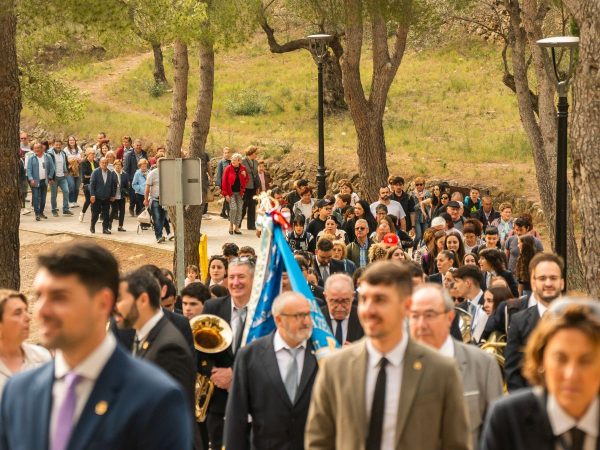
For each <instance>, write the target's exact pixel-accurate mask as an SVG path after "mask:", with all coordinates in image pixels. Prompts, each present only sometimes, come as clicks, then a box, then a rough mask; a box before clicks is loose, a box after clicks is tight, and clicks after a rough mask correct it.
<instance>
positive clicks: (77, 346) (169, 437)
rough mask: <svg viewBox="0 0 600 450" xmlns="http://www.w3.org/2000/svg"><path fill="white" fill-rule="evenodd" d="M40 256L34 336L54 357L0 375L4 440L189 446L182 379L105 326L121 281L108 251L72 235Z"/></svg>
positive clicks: (11, 443)
mask: <svg viewBox="0 0 600 450" xmlns="http://www.w3.org/2000/svg"><path fill="white" fill-rule="evenodd" d="M38 263H39V267H40V268H39V270H38V272H37V275H36V277H35V282H34V290H35V292H36V296H37V298H38V300H37V305H36V307H37V308H38V314H39V321H40V335H39V336H40V339H41V340H42V343H43V344H44V345H45V346H46V347H48V348H51V349H55V350H56V357H55V359H54V360H53V361H51V362H48V363H47V364H45V365H43V366H41V367H39V368H36V369H34V370H31V371H26V372H23V373H20V374H17V375H15V376H14V377H13V378H11V379H10V380H9V381H8V383H7V384H6V387H5V388H4V391H3V396H2V404H1V406H0V448H1V449H28V450H46V449H48V448H50V449H52V450H65V449H73V450H74V449H83V448H85V449H92V448H96V449H111V450H132V449H139V450H141V449H156V450H162V449H165V448H173V449H175V448H176V449H186V450H189V449H191V448H192V422H191V420H189V418H188V417H182V415H181V410H182V409H183V408H186V407H187V399H186V398H185V396H184V393H183V391H182V390H181V388H180V387H179V386H178V385H177V383H175V382H174V381H173V380H171V378H170V377H169V376H167V375H166V374H165V373H164V372H163V371H162V370H160V369H158V368H156V367H155V366H153V365H151V364H147V363H145V362H143V361H138V360H135V359H133V358H131V357H130V356H128V355H127V354H126V353H125V352H124V351H123V350H121V349H120V348H119V347H118V346H117V344H116V341H115V339H114V337H113V335H112V334H110V333H108V334H107V333H106V323H107V321H108V318H109V316H110V314H111V312H112V310H113V307H114V303H115V298H116V297H117V294H118V288H119V267H118V263H117V261H116V260H115V258H114V257H113V256H112V254H111V253H110V252H108V251H107V250H105V249H104V248H102V247H100V246H98V245H95V244H90V243H87V242H76V243H70V244H66V245H61V246H58V247H56V248H55V249H53V250H51V251H50V252H48V253H45V254H42V255H40V256H39V257H38Z"/></svg>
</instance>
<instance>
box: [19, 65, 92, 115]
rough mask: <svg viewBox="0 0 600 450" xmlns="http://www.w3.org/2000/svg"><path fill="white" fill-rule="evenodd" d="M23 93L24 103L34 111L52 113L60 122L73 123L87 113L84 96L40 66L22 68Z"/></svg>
mask: <svg viewBox="0 0 600 450" xmlns="http://www.w3.org/2000/svg"><path fill="white" fill-rule="evenodd" d="M20 69H21V74H22V75H21V92H22V94H23V100H24V103H25V104H26V105H28V106H30V107H31V108H32V109H34V110H39V109H44V110H46V111H49V112H51V115H52V117H53V118H54V120H55V121H58V122H71V121H75V120H79V119H81V118H82V117H83V115H84V111H85V105H84V101H83V99H82V95H81V93H80V92H79V90H78V89H77V88H74V87H71V86H69V85H67V84H65V83H63V82H62V81H60V80H58V79H56V78H54V77H53V76H52V74H51V73H49V72H47V71H45V70H44V69H42V68H40V67H39V66H35V65H29V66H21V68H20Z"/></svg>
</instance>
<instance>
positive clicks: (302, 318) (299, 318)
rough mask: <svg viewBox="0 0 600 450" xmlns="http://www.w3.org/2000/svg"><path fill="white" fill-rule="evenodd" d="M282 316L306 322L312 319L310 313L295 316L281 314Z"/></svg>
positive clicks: (295, 314)
mask: <svg viewBox="0 0 600 450" xmlns="http://www.w3.org/2000/svg"><path fill="white" fill-rule="evenodd" d="M280 315H282V316H284V317H292V318H294V319H295V320H305V319H307V318H309V317H310V312H300V313H294V314H287V313H281V314H280Z"/></svg>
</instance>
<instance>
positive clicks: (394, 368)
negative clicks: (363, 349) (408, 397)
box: [365, 333, 408, 449]
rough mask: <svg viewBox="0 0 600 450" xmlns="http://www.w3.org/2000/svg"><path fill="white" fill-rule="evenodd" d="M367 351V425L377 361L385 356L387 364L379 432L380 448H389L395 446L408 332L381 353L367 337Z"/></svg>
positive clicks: (375, 379) (373, 392)
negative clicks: (387, 350)
mask: <svg viewBox="0 0 600 450" xmlns="http://www.w3.org/2000/svg"><path fill="white" fill-rule="evenodd" d="M366 345H367V352H368V354H369V361H368V364H367V377H366V383H365V386H366V393H365V394H366V399H365V400H366V401H365V404H366V406H367V427H368V426H369V425H368V422H369V420H370V417H371V407H372V405H373V395H374V394H375V384H376V382H377V375H378V374H379V362H380V361H381V358H383V357H385V359H387V361H388V364H387V366H386V367H385V375H386V384H385V406H384V413H383V414H384V417H383V430H382V434H381V448H382V449H390V448H394V447H395V438H396V424H397V422H398V421H397V418H398V406H399V405H400V388H401V386H402V368H403V367H404V354H405V353H406V346H407V345H408V333H402V339H401V340H400V342H399V343H398V345H396V347H394V348H393V349H392V350H391V351H390V352H389V353H387V354H385V355H382V354H381V353H379V352H378V351H377V350H375V347H373V344H372V343H371V339H367V342H366Z"/></svg>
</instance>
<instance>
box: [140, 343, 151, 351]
mask: <svg viewBox="0 0 600 450" xmlns="http://www.w3.org/2000/svg"><path fill="white" fill-rule="evenodd" d="M148 347H150V344H148V341H146V342H144V343H143V344H142V348H143V349H144V350H148Z"/></svg>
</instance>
